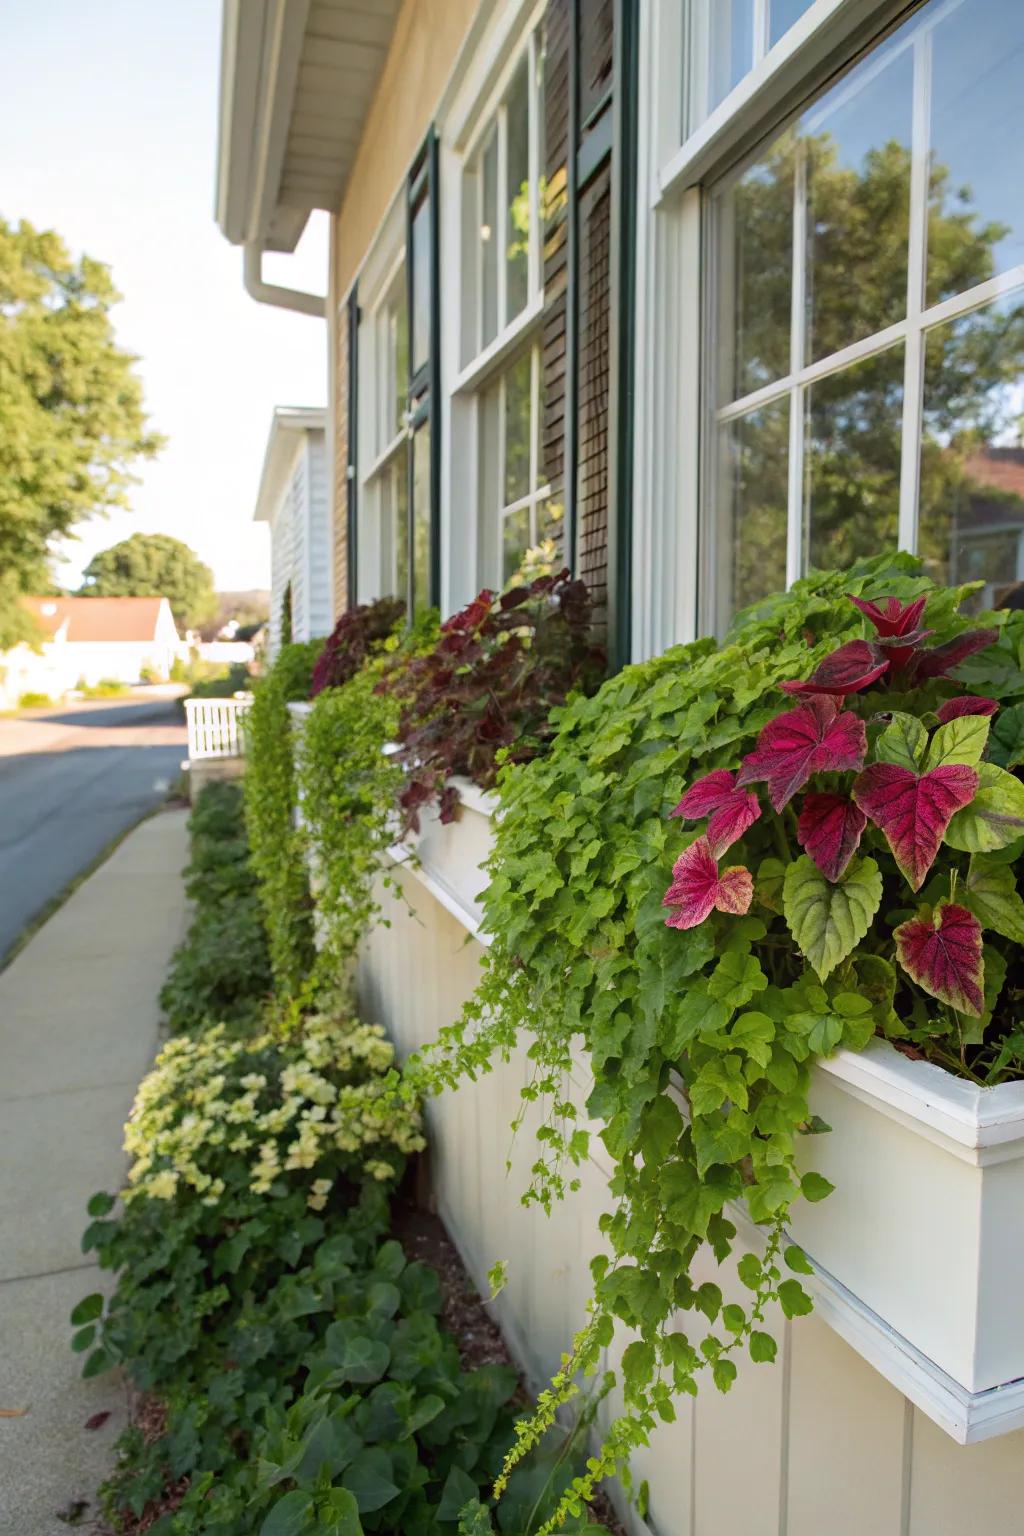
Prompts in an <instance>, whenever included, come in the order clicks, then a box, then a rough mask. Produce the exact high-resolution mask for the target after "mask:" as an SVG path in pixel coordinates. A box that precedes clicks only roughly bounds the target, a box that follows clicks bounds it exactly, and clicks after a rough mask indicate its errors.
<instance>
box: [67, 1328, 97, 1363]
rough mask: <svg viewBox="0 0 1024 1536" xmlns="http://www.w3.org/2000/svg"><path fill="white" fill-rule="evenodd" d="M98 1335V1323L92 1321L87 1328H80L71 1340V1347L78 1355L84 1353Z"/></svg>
mask: <svg viewBox="0 0 1024 1536" xmlns="http://www.w3.org/2000/svg"><path fill="white" fill-rule="evenodd" d="M95 1337H96V1324H95V1323H90V1324H89V1326H88V1327H87V1328H80V1329H79V1331H78V1332H77V1333H76V1334H75V1336H74V1338H73V1339H72V1340H71V1348H72V1349H73V1350H74V1352H75V1354H76V1355H82V1354H84V1353H85V1351H86V1350H87V1349H88V1348H89V1346H90V1344H91V1343H92V1341H93V1339H94V1338H95Z"/></svg>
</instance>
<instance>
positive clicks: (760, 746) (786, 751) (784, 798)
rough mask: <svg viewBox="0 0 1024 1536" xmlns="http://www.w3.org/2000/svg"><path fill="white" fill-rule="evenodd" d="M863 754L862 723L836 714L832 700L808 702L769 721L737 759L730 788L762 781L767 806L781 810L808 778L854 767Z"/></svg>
mask: <svg viewBox="0 0 1024 1536" xmlns="http://www.w3.org/2000/svg"><path fill="white" fill-rule="evenodd" d="M866 750H867V737H866V735H865V731H864V723H863V721H862V720H858V718H857V716H856V715H850V714H841V713H840V711H839V705H838V704H837V703H836V701H835V699H808V701H807V703H806V704H800V705H798V706H797V708H796V709H789V710H787V711H786V712H785V714H782V715H776V717H775V719H774V720H769V722H768V724H767V725H766V726H765V727H764V729H763V731H762V732H761V734H760V736H759V737H758V738H757V746H756V747H755V749H754V751H753V752H748V754H747V756H746V757H745V758H744V759H743V763H742V766H741V768H740V771H739V773H738V774H737V775H736V783H737V784H739V785H743V784H755V783H758V782H759V781H760V780H762V779H763V780H765V781H766V782H767V784H768V797H769V799H770V800H771V802H772V805H773V806H774V807H775V809H776V810H777V811H781V810H782V807H783V806H784V805H785V804H786V803H787V802H788V801H789V800H791V799H792V797H793V796H794V795H795V794H796V792H797V790H798V789H802V788H803V787H804V785H805V784H806V783H807V780H808V779H809V778H810V776H811V774H812V773H835V772H840V771H842V770H844V769H849V768H860V767H861V766H862V764H863V762H864V753H865V752H866Z"/></svg>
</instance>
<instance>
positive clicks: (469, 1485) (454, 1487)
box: [437, 1466, 490, 1529]
mask: <svg viewBox="0 0 1024 1536" xmlns="http://www.w3.org/2000/svg"><path fill="white" fill-rule="evenodd" d="M479 1493H480V1490H479V1489H478V1488H477V1485H476V1483H475V1482H474V1481H473V1479H472V1478H471V1477H470V1475H469V1473H468V1472H464V1471H463V1470H462V1468H461V1467H459V1466H455V1467H452V1469H451V1471H450V1472H449V1473H448V1476H447V1478H446V1479H445V1484H444V1488H443V1489H442V1490H441V1502H440V1504H439V1505H438V1507H437V1519H438V1520H457V1519H458V1518H459V1516H460V1514H461V1513H462V1511H463V1510H464V1509H465V1507H466V1505H467V1504H469V1503H471V1502H473V1501H475V1500H476V1499H477V1498H479ZM487 1528H488V1529H490V1526H489V1524H488V1527H487Z"/></svg>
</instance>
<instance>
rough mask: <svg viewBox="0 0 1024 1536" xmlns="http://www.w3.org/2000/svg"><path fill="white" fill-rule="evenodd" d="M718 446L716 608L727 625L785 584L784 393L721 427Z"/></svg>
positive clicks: (786, 420)
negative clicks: (750, 606)
mask: <svg viewBox="0 0 1024 1536" xmlns="http://www.w3.org/2000/svg"><path fill="white" fill-rule="evenodd" d="M719 450H720V457H719V509H720V513H719V520H718V544H717V566H718V589H719V590H718V612H719V613H720V614H721V615H722V616H723V618H724V621H725V624H727V623H728V620H729V618H731V616H732V614H733V613H735V611H736V609H737V608H743V607H745V606H746V605H747V603H753V602H756V601H757V600H758V599H759V598H762V597H766V596H767V595H768V594H769V593H770V592H775V591H778V589H779V588H780V587H784V586H785V584H786V479H787V466H788V462H789V399H788V397H785V398H784V399H782V400H777V401H775V402H774V403H773V404H771V405H767V406H764V407H763V408H762V409H761V410H759V411H752V412H751V413H750V415H749V416H742V417H740V418H739V419H737V420H735V421H731V422H729V423H728V424H727V425H725V426H723V427H722V429H721V432H720V437H719ZM723 627H724V625H723Z"/></svg>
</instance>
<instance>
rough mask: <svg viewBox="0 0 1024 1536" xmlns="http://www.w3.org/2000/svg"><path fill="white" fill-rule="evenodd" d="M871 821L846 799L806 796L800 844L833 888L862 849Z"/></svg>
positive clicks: (798, 826)
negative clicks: (862, 839) (862, 834)
mask: <svg viewBox="0 0 1024 1536" xmlns="http://www.w3.org/2000/svg"><path fill="white" fill-rule="evenodd" d="M867 821H868V819H867V817H866V816H865V815H864V812H863V811H862V810H861V809H860V807H859V806H858V805H855V804H854V803H853V801H852V800H850V799H848V798H847V796H846V795H831V794H830V795H815V794H806V795H805V796H804V803H803V806H802V807H801V809H800V817H799V820H798V821H797V827H796V835H797V841H798V842H799V844H800V846H801V848H802V849H803V850H804V852H805V853H806V854H807V855H808V856H809V857H810V858H812V859H813V860H814V862H815V864H817V866H818V868H819V869H820V870H821V872H822V874H823V875H824V876H825V879H826V880H831V881H832V883H833V884H835V882H836V881H837V880H838V879H839V877H840V876H841V875H842V873H843V870H844V869H845V868H846V866H847V864H849V862H850V860H851V859H852V858H853V856H854V854H855V853H856V852H857V849H858V847H859V846H860V839H861V833H862V832H863V831H864V828H865V827H866V826H867Z"/></svg>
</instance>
